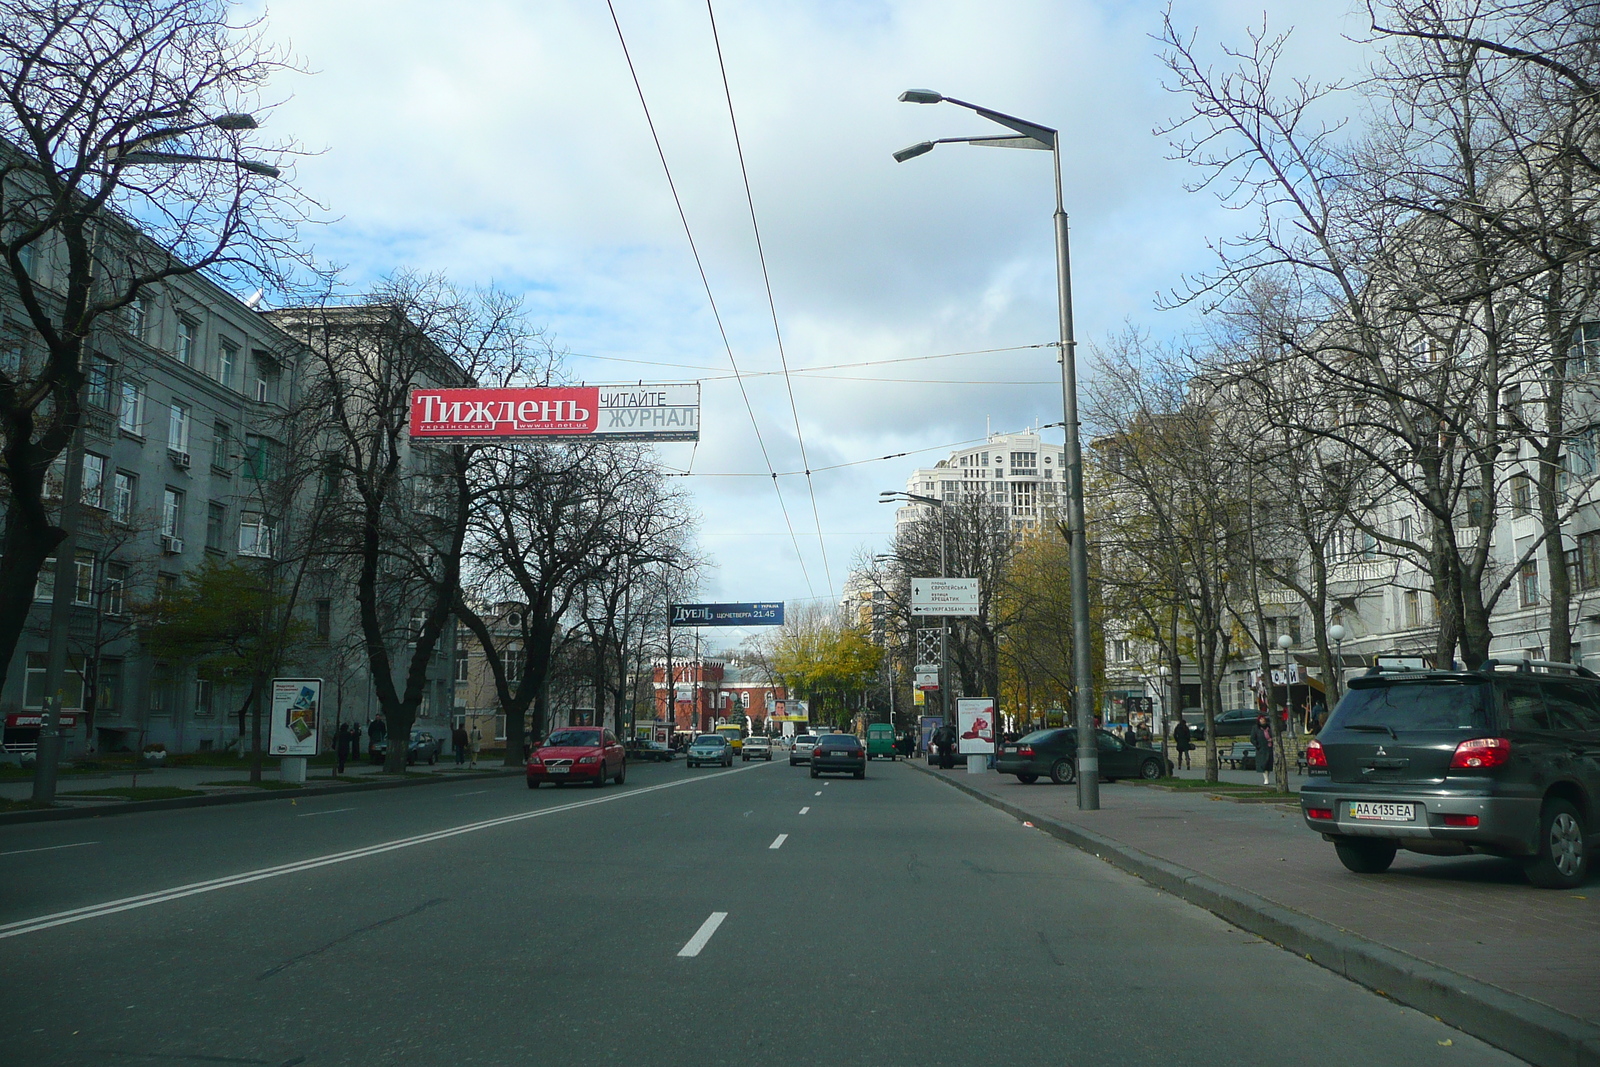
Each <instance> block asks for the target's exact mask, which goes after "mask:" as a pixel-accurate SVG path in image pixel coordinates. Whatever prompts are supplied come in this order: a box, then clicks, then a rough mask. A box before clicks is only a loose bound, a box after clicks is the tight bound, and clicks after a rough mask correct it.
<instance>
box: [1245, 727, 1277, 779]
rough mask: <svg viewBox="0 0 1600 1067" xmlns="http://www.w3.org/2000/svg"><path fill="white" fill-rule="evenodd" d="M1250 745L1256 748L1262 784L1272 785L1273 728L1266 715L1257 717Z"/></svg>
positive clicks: (1257, 766)
mask: <svg viewBox="0 0 1600 1067" xmlns="http://www.w3.org/2000/svg"><path fill="white" fill-rule="evenodd" d="M1250 743H1251V744H1252V745H1254V746H1255V748H1256V770H1258V771H1260V772H1261V784H1262V785H1271V784H1272V727H1271V726H1270V725H1268V723H1267V717H1266V716H1265V715H1257V716H1256V728H1255V729H1254V730H1252V731H1250Z"/></svg>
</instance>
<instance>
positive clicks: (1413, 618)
mask: <svg viewBox="0 0 1600 1067" xmlns="http://www.w3.org/2000/svg"><path fill="white" fill-rule="evenodd" d="M1400 598H1401V610H1402V611H1403V612H1404V613H1405V626H1406V628H1407V629H1415V628H1416V627H1418V626H1421V625H1422V619H1421V615H1422V595H1421V594H1420V593H1418V592H1417V591H1416V590H1415V589H1407V590H1406V591H1405V592H1403V593H1402V594H1401V595H1400Z"/></svg>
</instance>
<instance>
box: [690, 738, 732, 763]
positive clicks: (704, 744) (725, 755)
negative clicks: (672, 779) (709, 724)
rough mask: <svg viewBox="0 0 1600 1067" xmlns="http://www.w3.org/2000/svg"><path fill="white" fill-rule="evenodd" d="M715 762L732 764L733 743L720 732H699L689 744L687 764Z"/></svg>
mask: <svg viewBox="0 0 1600 1067" xmlns="http://www.w3.org/2000/svg"><path fill="white" fill-rule="evenodd" d="M707 763H717V764H721V765H722V766H724V767H732V766H733V745H732V743H731V742H729V741H728V739H727V738H726V737H723V736H722V735H721V734H701V735H700V736H699V737H697V738H695V739H694V741H693V742H692V743H691V744H690V745H689V766H690V767H699V766H702V765H703V764H707Z"/></svg>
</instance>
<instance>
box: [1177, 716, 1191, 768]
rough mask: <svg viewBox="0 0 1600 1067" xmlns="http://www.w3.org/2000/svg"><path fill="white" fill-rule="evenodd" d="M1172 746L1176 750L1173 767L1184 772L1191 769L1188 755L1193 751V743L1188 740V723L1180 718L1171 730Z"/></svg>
mask: <svg viewBox="0 0 1600 1067" xmlns="http://www.w3.org/2000/svg"><path fill="white" fill-rule="evenodd" d="M1172 744H1173V747H1174V748H1176V749H1177V750H1178V758H1177V760H1175V761H1174V763H1175V765H1176V766H1178V767H1182V768H1183V769H1184V770H1191V769H1193V768H1192V767H1191V766H1190V762H1189V753H1190V752H1193V751H1194V743H1193V742H1191V741H1190V740H1189V723H1188V722H1187V721H1186V720H1184V719H1181V718H1180V719H1179V720H1178V723H1177V725H1176V726H1174V727H1173V728H1172Z"/></svg>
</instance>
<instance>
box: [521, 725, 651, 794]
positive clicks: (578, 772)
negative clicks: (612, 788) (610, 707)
mask: <svg viewBox="0 0 1600 1067" xmlns="http://www.w3.org/2000/svg"><path fill="white" fill-rule="evenodd" d="M527 771H528V788H529V789H538V788H539V787H540V786H541V785H543V784H544V783H545V782H554V783H556V784H557V785H565V784H566V783H567V782H579V781H581V782H589V783H590V784H592V785H597V786H599V785H605V784H606V782H608V781H610V780H611V779H612V778H615V779H616V780H617V784H618V785H621V784H622V783H623V782H625V781H627V778H628V754H627V752H626V751H625V750H624V749H623V747H622V745H621V744H620V743H619V742H618V741H617V739H616V738H615V737H614V736H612V733H611V731H610V730H602V729H600V728H599V727H595V726H573V727H567V728H565V729H561V730H555V731H553V732H552V733H551V734H550V736H549V737H547V738H545V740H544V741H543V743H541V744H538V745H535V746H534V748H533V751H532V752H530V753H529V754H528V763H527Z"/></svg>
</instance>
